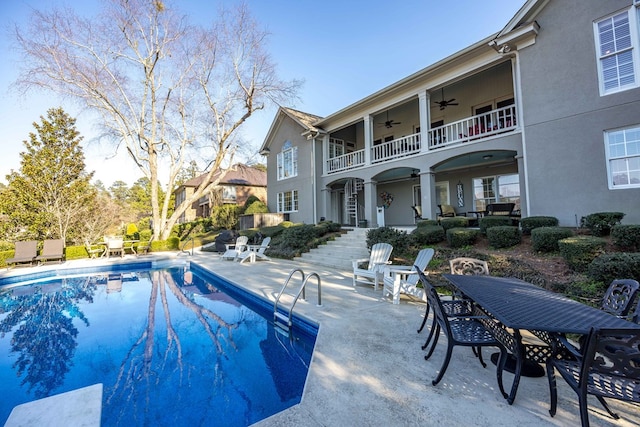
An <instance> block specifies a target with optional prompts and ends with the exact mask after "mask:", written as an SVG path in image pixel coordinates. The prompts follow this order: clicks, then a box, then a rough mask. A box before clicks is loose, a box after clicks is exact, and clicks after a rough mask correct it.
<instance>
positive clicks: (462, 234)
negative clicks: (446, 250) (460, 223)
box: [447, 227, 480, 248]
mask: <svg viewBox="0 0 640 427" xmlns="http://www.w3.org/2000/svg"><path fill="white" fill-rule="evenodd" d="M479 234H480V232H479V231H478V230H474V229H472V228H461V227H458V228H450V229H448V230H447V243H448V244H449V246H451V247H452V248H462V247H464V246H471V245H473V244H474V243H475V242H476V240H477V239H478V235H479Z"/></svg>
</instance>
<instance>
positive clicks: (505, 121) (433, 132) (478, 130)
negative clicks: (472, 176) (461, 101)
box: [429, 105, 516, 150]
mask: <svg viewBox="0 0 640 427" xmlns="http://www.w3.org/2000/svg"><path fill="white" fill-rule="evenodd" d="M515 128H516V107H515V105H509V106H507V107H503V108H498V109H497V110H492V111H489V112H487V113H483V114H478V115H476V116H471V117H468V118H466V119H462V120H459V121H457V122H453V123H449V124H446V125H444V126H439V127H437V128H433V129H430V130H429V150H432V149H436V148H442V147H447V146H450V145H455V144H460V143H462V142H467V141H471V140H475V139H479V138H486V137H488V136H491V135H496V134H499V133H503V132H507V131H510V130H513V129H515Z"/></svg>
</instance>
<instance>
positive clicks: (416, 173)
mask: <svg viewBox="0 0 640 427" xmlns="http://www.w3.org/2000/svg"><path fill="white" fill-rule="evenodd" d="M418 176H419V175H418V171H416V170H415V169H414V170H413V171H411V178H417V177H418Z"/></svg>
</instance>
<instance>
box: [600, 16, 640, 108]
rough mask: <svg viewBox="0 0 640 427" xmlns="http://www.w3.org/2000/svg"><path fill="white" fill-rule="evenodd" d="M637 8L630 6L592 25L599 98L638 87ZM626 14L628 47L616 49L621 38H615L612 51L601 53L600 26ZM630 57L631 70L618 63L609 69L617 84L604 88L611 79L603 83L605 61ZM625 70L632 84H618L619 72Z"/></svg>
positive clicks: (639, 57)
mask: <svg viewBox="0 0 640 427" xmlns="http://www.w3.org/2000/svg"><path fill="white" fill-rule="evenodd" d="M638 11H639V8H638V6H631V7H630V8H628V9H626V10H622V11H617V12H615V13H613V14H611V15H608V16H606V17H604V18H602V19H599V20H597V21H594V23H593V32H594V40H595V49H596V60H597V66H598V82H599V86H600V96H604V95H609V94H612V93H617V92H622V91H625V90H629V89H633V88H636V87H639V86H640V81H639V80H640V79H639V78H638V77H639V76H638V74H639V73H638V67H639V65H638V64H640V56H639V55H640V53H639V50H640V37H639V36H638V26H639V21H638V19H639V12H638ZM624 14H626V15H627V16H626V18H627V21H628V30H629V37H630V41H629V43H630V45H629V46H623V47H617V46H615V45H616V42H619V41H621V40H622V39H623V38H622V37H618V38H615V37H614V40H613V41H612V42H613V45H614V46H613V50H611V51H606V52H602V49H603V44H604V43H603V42H602V40H601V38H600V24H601V23H604V22H605V21H613V20H614V19H616V18H618V17H621V16H622V15H624ZM625 54H626V55H627V56H629V55H630V61H631V64H630V67H631V69H629V65H628V64H627V66H626V67H624V66H621V65H620V64H619V63H617V64H616V65H615V66H614V67H610V68H609V71H610V72H614V73H615V79H617V80H618V84H617V85H616V86H615V87H610V88H607V87H605V84H606V83H607V82H608V81H610V80H611V79H607V80H606V81H605V70H604V68H603V62H604V61H607V60H615V61H616V62H617V61H618V59H619V58H620V57H621V56H622V55H625ZM625 68H626V69H627V72H629V71H631V72H632V74H633V75H632V76H631V77H632V78H633V82H626V83H625V82H620V78H621V71H624V69H625ZM627 78H629V74H627Z"/></svg>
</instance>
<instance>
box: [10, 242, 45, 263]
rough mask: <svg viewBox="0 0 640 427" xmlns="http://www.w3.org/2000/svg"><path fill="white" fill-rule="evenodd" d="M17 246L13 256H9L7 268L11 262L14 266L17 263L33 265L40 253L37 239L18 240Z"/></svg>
mask: <svg viewBox="0 0 640 427" xmlns="http://www.w3.org/2000/svg"><path fill="white" fill-rule="evenodd" d="M15 246H16V250H15V254H14V255H13V258H8V259H7V260H6V263H7V268H9V267H10V266H11V264H13V265H14V266H15V265H17V264H29V265H33V261H34V260H35V258H36V256H37V255H38V242H36V241H35V240H28V241H25V242H16V243H15Z"/></svg>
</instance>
